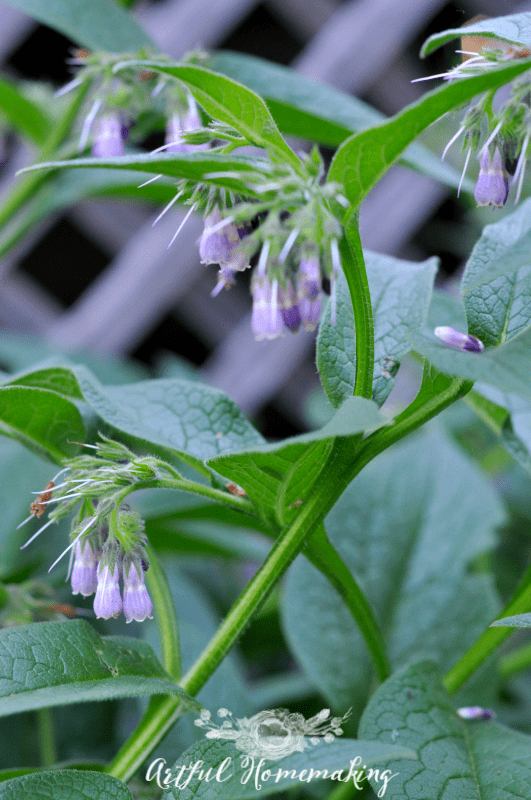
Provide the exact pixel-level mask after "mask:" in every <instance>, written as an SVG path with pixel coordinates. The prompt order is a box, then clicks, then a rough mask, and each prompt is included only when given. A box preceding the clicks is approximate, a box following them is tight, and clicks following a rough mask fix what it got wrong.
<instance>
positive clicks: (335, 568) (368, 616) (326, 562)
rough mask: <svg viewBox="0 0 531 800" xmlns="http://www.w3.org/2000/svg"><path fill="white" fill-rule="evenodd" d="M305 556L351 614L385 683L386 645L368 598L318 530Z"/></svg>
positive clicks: (377, 671) (322, 527) (387, 672)
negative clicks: (332, 587)
mask: <svg viewBox="0 0 531 800" xmlns="http://www.w3.org/2000/svg"><path fill="white" fill-rule="evenodd" d="M304 552H305V555H306V556H307V557H308V558H309V559H310V561H311V562H312V564H313V565H314V566H316V567H317V568H318V569H319V570H320V571H321V572H322V573H323V575H325V576H326V577H327V578H328V580H329V581H330V583H331V584H332V585H333V586H334V587H335V588H336V589H337V591H338V592H339V594H340V595H341V597H342V598H343V600H344V601H345V604H346V606H347V608H348V609H349V611H350V613H351V614H352V616H353V617H354V619H355V621H356V623H357V625H358V627H359V629H360V632H361V634H362V636H363V638H364V639H365V644H366V645H367V647H368V649H369V652H370V654H371V656H372V660H373V663H374V666H375V668H376V674H377V675H378V678H379V680H380V681H385V680H386V678H388V677H389V675H390V674H391V670H390V667H389V661H388V659H387V655H386V652H385V642H384V639H383V636H382V632H381V630H380V628H379V626H378V622H377V621H376V617H375V616H374V613H373V610H372V608H371V607H370V605H369V603H368V601H367V598H366V597H365V595H364V594H363V592H362V591H361V589H360V587H359V586H358V584H357V583H356V581H355V579H354V576H353V575H352V573H351V572H350V570H349V569H348V568H347V566H346V565H345V563H344V562H343V560H342V559H341V558H340V556H339V555H338V553H337V552H336V550H335V549H334V547H333V546H332V545H331V543H330V541H329V540H328V537H327V535H326V532H325V529H324V526H322V525H321V526H320V527H319V528H318V529H317V530H316V532H315V533H314V534H313V536H311V537H310V539H309V540H308V542H307V543H306V546H305V548H304Z"/></svg>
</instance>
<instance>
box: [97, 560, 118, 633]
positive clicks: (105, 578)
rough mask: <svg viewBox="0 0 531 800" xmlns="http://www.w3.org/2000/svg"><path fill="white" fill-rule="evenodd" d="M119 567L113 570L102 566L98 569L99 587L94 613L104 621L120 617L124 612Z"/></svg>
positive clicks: (104, 565) (105, 565)
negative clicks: (119, 582) (119, 583)
mask: <svg viewBox="0 0 531 800" xmlns="http://www.w3.org/2000/svg"><path fill="white" fill-rule="evenodd" d="M118 581H119V575H118V567H117V566H115V567H114V569H113V570H112V571H111V568H110V567H108V566H107V564H102V563H101V562H100V566H99V569H98V586H97V589H96V597H95V598H94V613H95V614H96V616H97V617H101V618H102V619H110V618H111V617H119V616H120V612H121V610H122V597H121V595H120V587H119V586H118Z"/></svg>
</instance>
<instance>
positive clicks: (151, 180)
mask: <svg viewBox="0 0 531 800" xmlns="http://www.w3.org/2000/svg"><path fill="white" fill-rule="evenodd" d="M159 178H162V174H160V175H155V177H154V178H150V179H149V180H148V181H144V183H140V184H139V185H138V186H137V187H136V188H137V189H142V187H143V186H147V185H148V184H149V183H153V181H158V179H159Z"/></svg>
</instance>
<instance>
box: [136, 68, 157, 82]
mask: <svg viewBox="0 0 531 800" xmlns="http://www.w3.org/2000/svg"><path fill="white" fill-rule="evenodd" d="M138 77H139V79H140V80H141V81H153V80H155V78H156V77H157V73H156V72H150V71H149V70H147V69H143V70H142V72H139V73H138Z"/></svg>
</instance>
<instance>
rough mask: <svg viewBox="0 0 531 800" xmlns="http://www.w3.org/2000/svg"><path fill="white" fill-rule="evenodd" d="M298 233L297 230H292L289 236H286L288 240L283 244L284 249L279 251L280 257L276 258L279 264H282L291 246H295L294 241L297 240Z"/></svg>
mask: <svg viewBox="0 0 531 800" xmlns="http://www.w3.org/2000/svg"><path fill="white" fill-rule="evenodd" d="M299 233H300V231H299V230H298V229H297V228H294V229H293V230H292V231H291V233H290V235H289V236H288V238H287V239H286V241H285V242H284V247H283V248H282V250H281V251H280V255H279V257H278V263H279V264H283V263H284V261H285V260H286V259H287V257H288V255H289V252H290V250H291V248H292V247H293V245H294V244H295V240H296V239H297V236H298V235H299Z"/></svg>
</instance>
